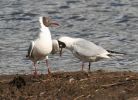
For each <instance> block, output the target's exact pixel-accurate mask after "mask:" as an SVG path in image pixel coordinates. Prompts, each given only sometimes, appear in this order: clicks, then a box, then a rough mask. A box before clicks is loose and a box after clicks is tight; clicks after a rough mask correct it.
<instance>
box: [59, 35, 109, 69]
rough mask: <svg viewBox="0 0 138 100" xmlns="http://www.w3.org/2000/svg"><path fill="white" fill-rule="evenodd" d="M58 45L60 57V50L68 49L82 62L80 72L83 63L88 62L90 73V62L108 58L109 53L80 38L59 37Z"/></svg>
mask: <svg viewBox="0 0 138 100" xmlns="http://www.w3.org/2000/svg"><path fill="white" fill-rule="evenodd" d="M58 43H59V48H60V55H61V54H62V48H67V49H69V50H70V51H71V52H72V53H73V55H74V56H75V57H77V58H78V59H80V60H81V61H82V70H83V67H84V63H85V62H89V71H90V66H91V62H96V61H99V60H101V59H103V58H110V53H109V52H108V51H107V50H105V49H104V48H102V47H101V46H98V45H96V44H94V43H93V42H90V41H87V40H85V39H82V38H72V37H60V38H59V39H58Z"/></svg>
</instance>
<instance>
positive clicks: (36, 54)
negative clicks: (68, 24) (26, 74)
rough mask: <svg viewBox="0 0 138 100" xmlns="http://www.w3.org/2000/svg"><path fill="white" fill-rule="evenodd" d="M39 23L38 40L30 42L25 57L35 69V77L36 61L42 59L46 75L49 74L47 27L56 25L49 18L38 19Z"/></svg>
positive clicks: (50, 43)
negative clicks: (46, 69) (44, 61)
mask: <svg viewBox="0 0 138 100" xmlns="http://www.w3.org/2000/svg"><path fill="white" fill-rule="evenodd" d="M39 22H40V26H41V28H40V30H41V32H40V33H39V36H38V38H37V39H36V40H34V41H32V42H31V44H30V46H29V49H28V54H27V55H26V57H28V58H29V59H30V60H31V61H32V62H33V65H34V67H35V72H34V74H35V75H37V71H36V63H37V61H40V60H44V59H46V66H47V68H48V73H50V70H49V65H48V54H50V53H51V51H52V39H51V33H50V30H49V28H48V27H51V26H53V25H58V24H57V23H54V22H52V21H51V20H50V18H49V17H39Z"/></svg>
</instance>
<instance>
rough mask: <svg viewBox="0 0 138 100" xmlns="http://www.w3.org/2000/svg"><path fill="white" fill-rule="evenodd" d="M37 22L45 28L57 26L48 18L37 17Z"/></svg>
mask: <svg viewBox="0 0 138 100" xmlns="http://www.w3.org/2000/svg"><path fill="white" fill-rule="evenodd" d="M39 22H40V24H41V26H45V27H54V26H59V24H58V23H57V22H54V21H52V19H51V18H50V17H45V16H42V17H39Z"/></svg>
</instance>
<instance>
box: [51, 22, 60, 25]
mask: <svg viewBox="0 0 138 100" xmlns="http://www.w3.org/2000/svg"><path fill="white" fill-rule="evenodd" d="M51 25H52V26H59V24H58V23H57V22H52V23H51Z"/></svg>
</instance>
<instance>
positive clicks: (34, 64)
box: [33, 62, 37, 76]
mask: <svg viewBox="0 0 138 100" xmlns="http://www.w3.org/2000/svg"><path fill="white" fill-rule="evenodd" d="M33 66H34V68H35V70H34V76H37V70H36V63H35V62H34V63H33Z"/></svg>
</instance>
